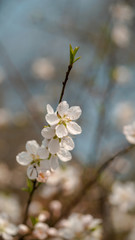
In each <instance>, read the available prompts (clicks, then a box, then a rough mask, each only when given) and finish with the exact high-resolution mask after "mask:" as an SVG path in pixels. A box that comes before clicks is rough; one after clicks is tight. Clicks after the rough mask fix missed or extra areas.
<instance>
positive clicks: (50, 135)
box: [41, 127, 55, 139]
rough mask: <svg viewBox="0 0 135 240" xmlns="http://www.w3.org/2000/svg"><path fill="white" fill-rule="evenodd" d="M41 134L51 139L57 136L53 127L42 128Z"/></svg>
mask: <svg viewBox="0 0 135 240" xmlns="http://www.w3.org/2000/svg"><path fill="white" fill-rule="evenodd" d="M41 134H42V136H43V137H44V138H46V139H51V138H53V137H54V136H55V129H54V128H52V127H45V128H43V129H42V131H41Z"/></svg>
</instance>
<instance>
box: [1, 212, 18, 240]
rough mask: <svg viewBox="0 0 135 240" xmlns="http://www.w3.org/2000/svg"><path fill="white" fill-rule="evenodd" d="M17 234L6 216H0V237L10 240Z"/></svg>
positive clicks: (15, 228) (16, 230)
mask: <svg viewBox="0 0 135 240" xmlns="http://www.w3.org/2000/svg"><path fill="white" fill-rule="evenodd" d="M17 232H18V229H17V227H16V226H15V225H14V224H12V223H10V222H9V220H8V217H7V215H6V214H4V213H3V214H0V236H1V237H2V238H3V239H5V240H12V239H13V236H14V235H16V234H17Z"/></svg>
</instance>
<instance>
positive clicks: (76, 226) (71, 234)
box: [59, 213, 102, 240]
mask: <svg viewBox="0 0 135 240" xmlns="http://www.w3.org/2000/svg"><path fill="white" fill-rule="evenodd" d="M101 223H102V221H101V219H94V218H93V217H92V216H91V215H90V214H86V215H83V214H80V213H72V214H71V215H70V216H69V218H68V219H67V220H62V221H61V222H60V224H59V226H60V228H59V235H60V236H61V237H63V238H64V239H84V240H88V239H89V240H100V239H101V238H102V227H101Z"/></svg>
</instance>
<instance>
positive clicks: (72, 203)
mask: <svg viewBox="0 0 135 240" xmlns="http://www.w3.org/2000/svg"><path fill="white" fill-rule="evenodd" d="M133 148H135V145H129V146H126V147H125V148H123V149H122V150H120V151H118V152H116V153H115V154H114V155H113V156H112V157H110V158H109V159H107V160H106V161H104V162H103V163H102V164H101V165H100V166H99V167H98V169H97V171H96V173H95V175H94V177H93V178H92V179H90V180H88V181H87V183H86V184H85V185H84V186H83V188H82V189H81V191H80V192H79V193H78V195H77V196H76V197H75V198H74V199H73V200H71V201H70V202H69V204H67V206H66V208H65V210H64V211H63V213H62V215H61V216H60V217H59V218H58V219H57V220H56V221H55V222H54V223H53V225H55V224H56V223H57V222H59V221H60V220H61V219H63V218H66V217H67V216H68V215H69V214H70V213H71V210H72V209H73V208H74V207H75V206H77V204H78V203H79V202H80V201H81V200H82V199H83V197H84V195H85V194H86V193H87V191H88V190H89V188H90V187H92V186H93V185H94V184H95V183H97V181H98V179H99V178H100V176H101V174H102V173H103V171H104V170H106V168H107V167H108V166H109V165H110V164H111V163H112V162H113V161H114V160H115V159H116V158H117V157H118V156H120V155H123V154H126V153H128V152H129V151H130V150H132V149H133Z"/></svg>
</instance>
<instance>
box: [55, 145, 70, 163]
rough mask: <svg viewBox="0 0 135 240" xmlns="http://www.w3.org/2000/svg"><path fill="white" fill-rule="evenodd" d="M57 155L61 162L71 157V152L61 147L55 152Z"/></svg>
mask: <svg viewBox="0 0 135 240" xmlns="http://www.w3.org/2000/svg"><path fill="white" fill-rule="evenodd" d="M57 155H58V157H59V159H60V160H61V161H63V162H67V161H70V160H71V159H72V155H71V153H70V152H69V151H67V150H66V149H64V148H61V149H60V151H59V152H58V153H57Z"/></svg>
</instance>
